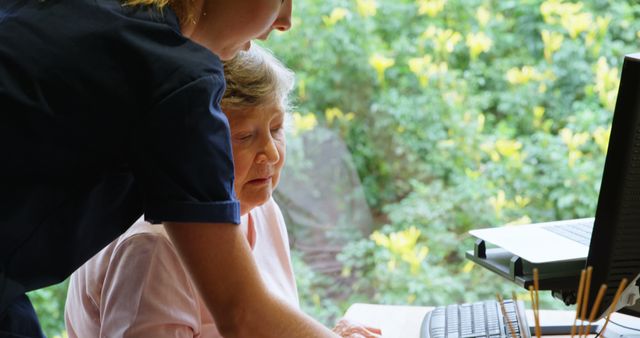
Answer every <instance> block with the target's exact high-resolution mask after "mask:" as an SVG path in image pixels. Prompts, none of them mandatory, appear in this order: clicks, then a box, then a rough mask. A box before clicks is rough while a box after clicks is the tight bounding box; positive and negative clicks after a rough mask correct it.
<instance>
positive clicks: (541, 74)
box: [266, 0, 640, 319]
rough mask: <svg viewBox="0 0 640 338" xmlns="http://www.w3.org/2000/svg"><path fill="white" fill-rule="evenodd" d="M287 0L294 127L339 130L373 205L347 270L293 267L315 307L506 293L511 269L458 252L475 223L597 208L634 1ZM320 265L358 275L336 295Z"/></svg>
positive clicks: (631, 39) (276, 44)
mask: <svg viewBox="0 0 640 338" xmlns="http://www.w3.org/2000/svg"><path fill="white" fill-rule="evenodd" d="M294 8H295V13H294V17H295V18H294V21H293V28H292V30H291V31H290V32H287V33H284V34H274V35H275V36H273V37H272V38H271V39H270V40H269V41H268V42H267V43H266V45H267V47H269V48H271V49H272V50H273V51H274V52H275V54H276V55H277V56H278V57H279V58H281V59H282V60H283V61H284V62H285V63H286V64H287V65H288V66H289V67H291V68H292V69H293V70H294V71H295V72H296V74H297V76H298V83H297V91H296V102H297V114H298V117H300V119H298V120H296V121H294V125H295V126H294V127H295V128H294V129H295V130H296V131H297V133H298V134H300V133H303V132H304V131H305V130H308V129H312V128H313V126H312V125H310V124H308V125H306V126H303V125H301V124H298V123H297V121H302V120H305V121H309V120H310V119H313V120H314V121H317V124H318V126H322V127H328V128H332V129H334V130H335V131H336V132H337V133H339V134H340V135H341V136H342V137H343V138H344V140H345V142H346V144H347V147H348V149H349V150H350V151H351V156H352V157H353V159H352V160H353V163H354V164H355V167H356V169H357V171H358V173H359V176H360V178H361V181H362V184H363V186H364V191H365V195H366V199H367V201H368V202H369V205H370V206H371V208H372V211H373V214H374V215H375V217H376V219H377V220H378V223H377V224H376V227H377V229H378V231H376V232H374V234H373V235H372V236H371V237H370V238H364V239H361V240H357V241H352V242H350V243H349V244H348V245H346V246H344V248H343V249H342V252H341V253H340V254H339V256H338V258H339V260H340V262H341V263H342V264H343V267H344V268H343V274H342V275H341V276H339V277H336V276H329V275H322V274H318V273H315V275H314V277H313V278H318V280H317V281H315V280H313V279H308V276H307V277H303V276H302V275H303V274H301V273H298V276H299V277H298V278H305V283H301V285H300V287H301V293H302V294H310V293H309V292H308V291H307V290H304V288H310V289H313V290H314V291H313V292H312V293H313V294H314V295H316V294H319V296H318V297H317V298H319V299H322V304H320V305H322V306H320V307H318V306H319V305H318V304H316V305H317V306H316V307H315V308H313V307H310V308H308V309H310V311H311V312H312V313H313V314H314V315H316V316H317V317H320V318H323V319H326V318H335V316H337V315H339V313H336V314H334V315H333V316H328V315H327V311H330V309H333V308H339V309H344V308H345V307H346V306H347V305H348V304H350V303H352V302H354V301H358V300H366V301H370V302H381V303H394V304H395V303H401V304H429V305H436V304H447V303H451V302H461V301H472V300H475V299H481V298H493V297H494V294H495V292H503V293H506V294H509V293H510V292H511V290H514V289H513V285H510V284H508V283H505V282H504V281H503V280H501V279H500V278H498V277H496V276H495V275H493V274H490V273H487V272H486V271H483V269H481V268H478V267H474V266H473V265H470V264H469V263H468V261H466V260H465V258H464V252H465V250H470V249H471V248H472V247H473V243H472V242H471V239H470V238H469V236H468V235H467V231H468V230H470V229H473V228H479V227H488V226H497V225H503V224H507V223H514V224H516V223H526V222H531V221H536V222H540V221H547V220H553V219H566V218H575V217H590V216H592V215H593V212H594V210H595V206H596V202H597V200H596V199H597V194H598V189H599V184H600V179H601V172H602V167H603V163H604V157H605V154H606V145H607V142H608V133H609V128H610V127H609V125H610V122H611V117H612V111H613V108H614V104H615V96H616V93H617V85H618V79H619V74H620V66H621V63H622V59H623V56H624V54H627V53H631V52H635V50H636V49H637V48H638V45H637V42H636V40H637V37H638V36H639V35H638V30H639V28H640V20H639V16H640V6H639V5H637V4H636V3H635V2H633V1H622V2H620V1H608V0H588V1H580V2H564V1H560V0H549V1H542V0H527V1H498V0H448V1H440V0H415V1H412V0H403V1H380V0H377V1H376V0H355V1H346V0H326V1H325V0H323V1H320V0H305V1H299V2H296V3H295V7H294ZM336 111H339V112H340V114H336ZM336 116H338V117H336ZM298 136H299V135H298ZM299 159H300V158H297V157H296V158H293V159H290V160H289V165H293V166H295V165H296V164H295V162H296V161H297V160H299ZM307 169H309V168H307ZM305 174H306V175H309V173H308V172H306V173H305ZM289 226H290V227H291V228H293V229H295V228H296V227H298V226H299V225H297V224H289ZM294 237H295V235H294ZM425 250H426V254H425ZM302 258H304V256H302ZM298 263H299V264H303V263H304V262H302V261H300V262H298ZM307 268H308V267H307ZM308 272H309V271H308V270H305V274H306V273H308ZM326 278H331V280H333V281H336V280H337V281H342V282H344V281H345V280H346V281H349V284H348V285H350V288H351V292H350V293H349V294H348V296H346V297H344V298H335V297H334V298H333V301H334V302H335V303H330V304H329V303H328V301H327V300H328V299H332V296H334V295H335V292H333V291H326V292H324V293H323V291H322V290H323V288H324V287H326V286H327V285H331V284H332V283H331V282H330V281H329V282H327V281H326ZM436 290H437V291H436ZM335 304H337V306H336V305H335ZM558 304H559V302H558V301H551V300H549V299H548V300H547V303H546V305H547V306H556V307H557V306H558ZM316 310H317V311H316ZM314 311H315V312H314Z"/></svg>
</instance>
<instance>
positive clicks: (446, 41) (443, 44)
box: [420, 26, 462, 53]
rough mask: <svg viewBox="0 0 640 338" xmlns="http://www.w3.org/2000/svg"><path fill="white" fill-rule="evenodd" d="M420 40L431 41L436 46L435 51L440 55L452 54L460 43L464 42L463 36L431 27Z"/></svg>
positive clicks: (448, 30)
mask: <svg viewBox="0 0 640 338" xmlns="http://www.w3.org/2000/svg"><path fill="white" fill-rule="evenodd" d="M420 38H421V39H423V40H430V41H431V42H432V43H433V45H434V46H433V47H434V49H435V50H436V51H437V52H439V53H451V52H452V51H453V49H454V48H455V47H456V45H457V44H458V42H460V41H461V40H462V34H460V33H458V32H456V31H453V30H451V29H442V28H438V27H435V26H429V27H427V29H426V30H425V31H424V33H422V35H421V36H420Z"/></svg>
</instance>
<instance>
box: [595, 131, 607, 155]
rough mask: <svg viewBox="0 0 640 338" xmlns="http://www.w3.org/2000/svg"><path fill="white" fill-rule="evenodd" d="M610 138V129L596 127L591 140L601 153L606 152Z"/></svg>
mask: <svg viewBox="0 0 640 338" xmlns="http://www.w3.org/2000/svg"><path fill="white" fill-rule="evenodd" d="M610 136H611V128H609V129H605V128H602V127H598V128H596V130H594V131H593V139H594V141H595V142H596V144H597V145H598V148H600V150H601V151H602V152H603V153H606V152H607V147H608V146H609V137H610Z"/></svg>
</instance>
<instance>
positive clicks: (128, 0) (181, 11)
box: [122, 0, 195, 24]
mask: <svg viewBox="0 0 640 338" xmlns="http://www.w3.org/2000/svg"><path fill="white" fill-rule="evenodd" d="M122 4H123V5H125V6H153V7H156V8H157V9H158V10H160V11H162V9H163V8H164V7H166V6H167V5H169V6H171V9H173V11H174V12H175V13H176V15H177V16H178V20H180V23H181V24H185V23H188V22H193V21H194V18H195V13H194V9H193V2H192V1H191V0H122Z"/></svg>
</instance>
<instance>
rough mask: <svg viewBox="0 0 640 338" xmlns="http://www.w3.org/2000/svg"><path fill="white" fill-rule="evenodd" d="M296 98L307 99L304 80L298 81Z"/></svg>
mask: <svg viewBox="0 0 640 338" xmlns="http://www.w3.org/2000/svg"><path fill="white" fill-rule="evenodd" d="M298 96H299V97H300V99H303V100H304V99H305V98H306V97H307V81H305V79H304V78H301V79H300V80H298Z"/></svg>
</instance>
